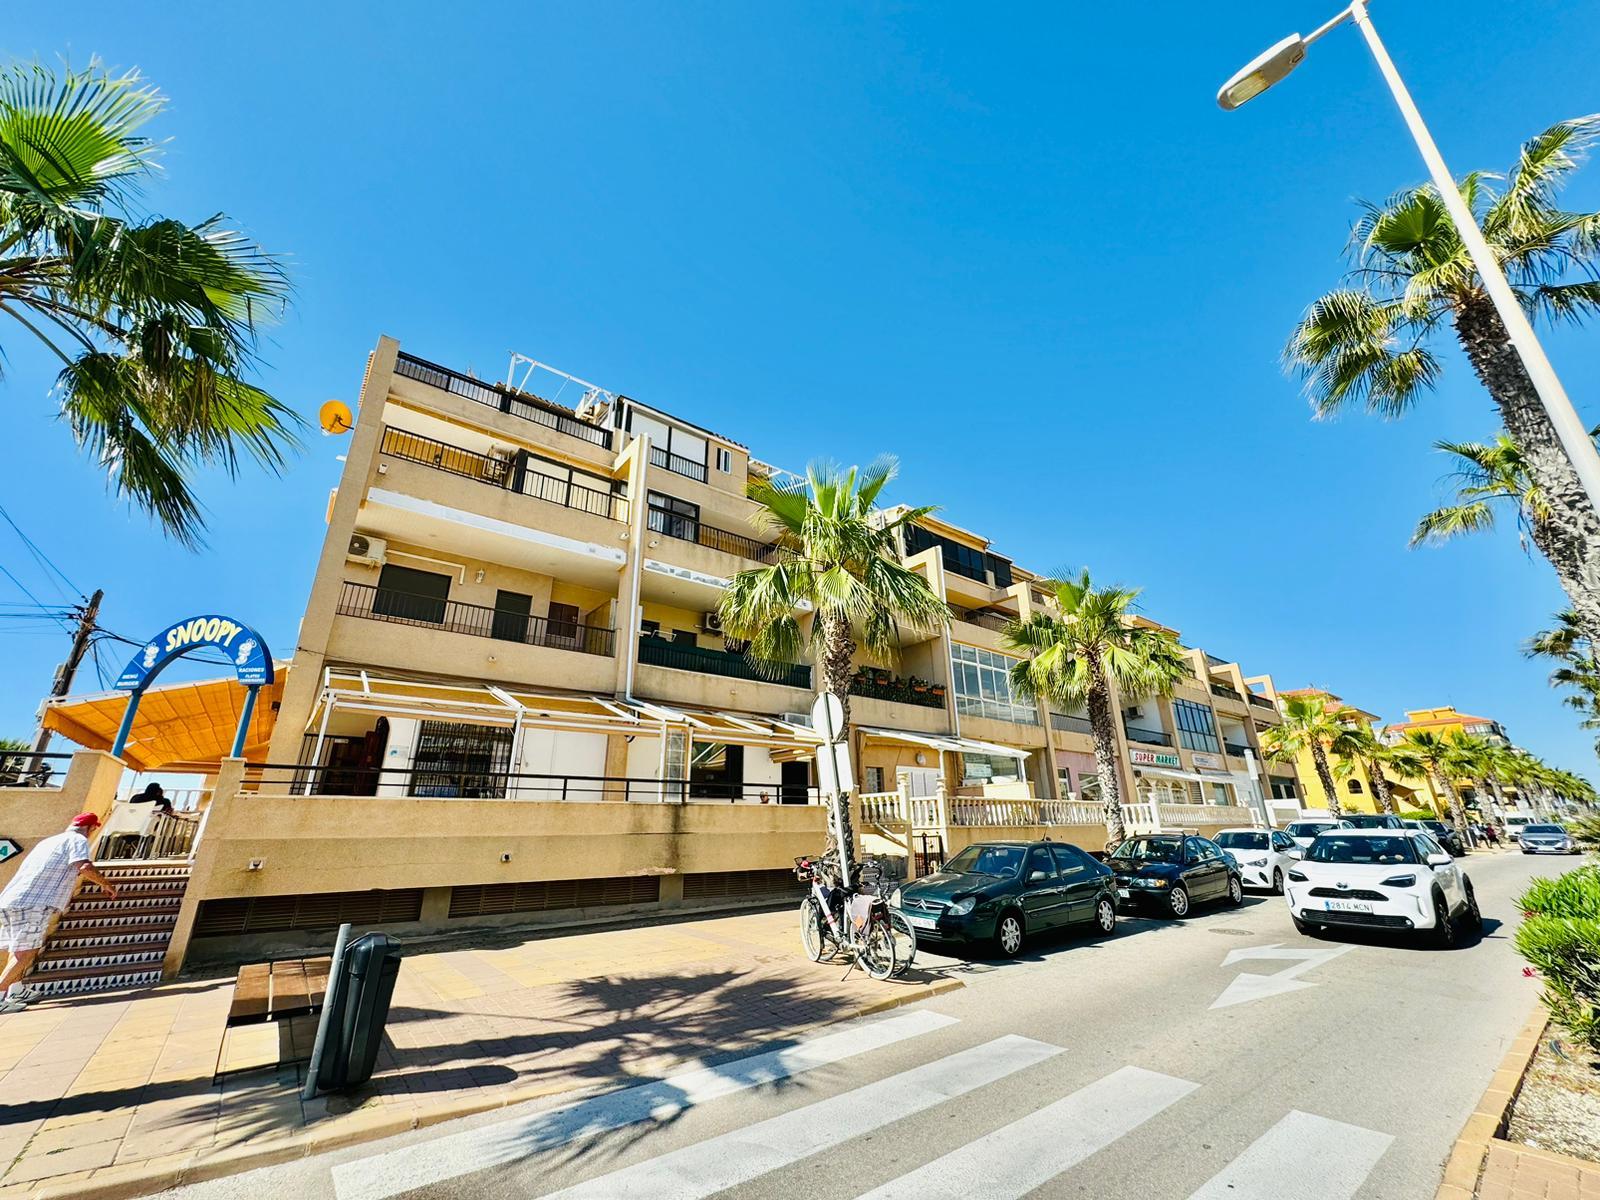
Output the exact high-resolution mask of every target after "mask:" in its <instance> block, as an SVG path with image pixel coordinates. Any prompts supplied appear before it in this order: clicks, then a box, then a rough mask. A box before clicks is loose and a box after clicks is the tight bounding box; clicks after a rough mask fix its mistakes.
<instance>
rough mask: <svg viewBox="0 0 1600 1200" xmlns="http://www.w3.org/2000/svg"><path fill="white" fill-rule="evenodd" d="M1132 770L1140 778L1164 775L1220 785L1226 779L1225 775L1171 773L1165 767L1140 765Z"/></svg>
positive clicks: (1171, 771)
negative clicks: (1137, 773) (1136, 772)
mask: <svg viewBox="0 0 1600 1200" xmlns="http://www.w3.org/2000/svg"><path fill="white" fill-rule="evenodd" d="M1134 770H1135V771H1138V772H1139V774H1140V775H1141V776H1143V775H1164V776H1166V777H1167V778H1168V779H1182V780H1186V781H1187V780H1193V781H1194V782H1196V783H1221V782H1222V781H1223V780H1224V779H1226V778H1228V777H1227V776H1226V775H1199V774H1196V773H1195V772H1194V771H1173V770H1170V769H1169V768H1167V767H1146V766H1143V765H1140V766H1136V767H1134Z"/></svg>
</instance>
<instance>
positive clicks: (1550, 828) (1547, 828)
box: [1522, 825, 1567, 837]
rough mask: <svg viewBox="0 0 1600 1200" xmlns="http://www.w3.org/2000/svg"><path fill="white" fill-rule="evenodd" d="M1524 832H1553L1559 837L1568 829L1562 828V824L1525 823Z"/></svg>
mask: <svg viewBox="0 0 1600 1200" xmlns="http://www.w3.org/2000/svg"><path fill="white" fill-rule="evenodd" d="M1522 832H1523V833H1551V834H1555V835H1556V836H1557V837H1559V836H1561V835H1562V834H1564V833H1566V832H1567V831H1566V830H1565V829H1563V828H1561V826H1559V825H1524V826H1523V827H1522Z"/></svg>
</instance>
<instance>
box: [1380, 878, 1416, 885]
mask: <svg viewBox="0 0 1600 1200" xmlns="http://www.w3.org/2000/svg"><path fill="white" fill-rule="evenodd" d="M1382 886H1383V887H1397V888H1408V887H1416V886H1417V877H1416V876H1415V875H1391V876H1389V878H1387V879H1385V880H1384V881H1383V884H1382Z"/></svg>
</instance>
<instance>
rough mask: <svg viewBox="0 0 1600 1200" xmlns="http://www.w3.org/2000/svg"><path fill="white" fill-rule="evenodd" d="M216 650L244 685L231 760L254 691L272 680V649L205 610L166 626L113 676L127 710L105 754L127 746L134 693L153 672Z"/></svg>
mask: <svg viewBox="0 0 1600 1200" xmlns="http://www.w3.org/2000/svg"><path fill="white" fill-rule="evenodd" d="M208 646H209V647H213V648H215V649H218V650H221V651H222V652H223V653H224V654H226V655H227V656H228V659H229V660H230V662H231V663H232V664H233V671H234V674H235V675H236V676H237V677H238V679H239V682H240V683H242V684H243V685H244V687H245V698H244V711H243V712H242V713H241V714H240V717H239V732H238V734H237V736H235V738H234V742H233V755H234V757H235V758H237V757H238V756H239V755H240V754H241V753H243V750H244V738H245V733H246V732H247V731H248V729H249V728H250V717H251V715H252V714H253V713H254V711H255V706H256V692H257V691H258V690H259V689H261V688H263V687H266V686H267V685H269V684H271V683H272V653H271V651H269V650H268V649H267V643H266V640H265V639H264V638H262V636H261V635H260V634H259V633H257V632H256V631H255V630H253V629H251V628H250V627H249V626H248V625H246V624H244V623H243V622H242V621H235V620H234V619H233V618H232V617H223V616H217V615H215V614H211V613H208V614H206V615H204V616H198V617H185V618H184V619H183V620H181V621H179V622H177V623H176V624H173V625H169V626H167V627H166V628H165V629H163V630H162V631H161V632H160V633H158V634H156V636H155V637H153V638H151V639H150V640H149V641H148V642H146V643H145V645H144V648H143V649H142V650H140V651H139V653H138V654H136V655H134V657H133V661H132V662H130V663H129V664H128V665H127V666H126V667H124V668H123V670H122V674H121V675H119V676H117V682H116V685H115V686H116V688H117V690H118V691H122V692H129V693H131V695H129V697H128V708H127V711H126V712H125V713H123V716H122V727H121V728H120V729H119V730H118V731H117V740H116V742H115V744H114V745H113V746H112V747H111V753H112V754H115V755H117V756H118V757H121V755H122V751H123V750H124V748H125V747H126V746H127V743H128V734H129V733H130V732H131V731H132V729H133V715H134V713H135V712H137V711H138V708H139V697H140V696H142V695H143V694H144V691H145V689H146V688H148V687H149V686H150V685H151V684H152V683H154V682H155V678H156V676H157V675H159V674H161V672H162V671H163V670H164V669H165V668H166V666H167V664H169V663H171V662H172V661H173V660H174V659H178V658H182V657H183V656H184V655H185V654H188V653H189V652H190V651H193V650H199V649H201V648H202V647H208Z"/></svg>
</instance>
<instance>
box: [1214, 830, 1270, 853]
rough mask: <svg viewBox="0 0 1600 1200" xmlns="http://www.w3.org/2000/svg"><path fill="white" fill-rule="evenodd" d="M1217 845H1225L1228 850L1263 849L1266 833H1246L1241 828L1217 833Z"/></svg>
mask: <svg viewBox="0 0 1600 1200" xmlns="http://www.w3.org/2000/svg"><path fill="white" fill-rule="evenodd" d="M1217 845H1219V846H1225V847H1226V848H1227V849H1229V850H1265V849H1266V848H1267V835H1266V834H1264V833H1246V832H1244V831H1243V830H1240V831H1239V832H1237V833H1222V834H1218V835H1217Z"/></svg>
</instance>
